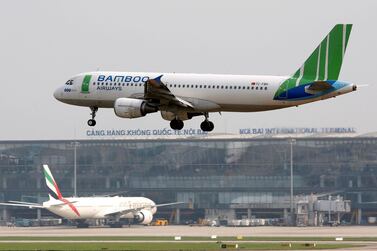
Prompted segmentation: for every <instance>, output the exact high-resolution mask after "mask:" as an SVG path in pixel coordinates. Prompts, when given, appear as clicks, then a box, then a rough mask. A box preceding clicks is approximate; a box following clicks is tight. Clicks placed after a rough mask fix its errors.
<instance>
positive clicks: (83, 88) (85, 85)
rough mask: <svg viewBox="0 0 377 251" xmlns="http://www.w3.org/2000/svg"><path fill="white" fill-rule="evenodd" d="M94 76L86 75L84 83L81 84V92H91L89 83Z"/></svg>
mask: <svg viewBox="0 0 377 251" xmlns="http://www.w3.org/2000/svg"><path fill="white" fill-rule="evenodd" d="M91 78H92V75H85V77H84V79H83V81H82V85H81V92H82V93H89V84H90V79H91Z"/></svg>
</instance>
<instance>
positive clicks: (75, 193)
mask: <svg viewBox="0 0 377 251" xmlns="http://www.w3.org/2000/svg"><path fill="white" fill-rule="evenodd" d="M71 145H72V146H73V197H77V160H76V159H77V147H79V146H80V142H77V141H75V142H72V143H71Z"/></svg>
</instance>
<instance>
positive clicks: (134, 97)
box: [54, 24, 357, 131]
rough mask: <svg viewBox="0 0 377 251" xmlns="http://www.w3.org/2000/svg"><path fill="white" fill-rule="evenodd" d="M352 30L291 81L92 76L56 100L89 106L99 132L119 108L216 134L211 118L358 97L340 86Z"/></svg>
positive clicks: (338, 35) (343, 27)
mask: <svg viewBox="0 0 377 251" xmlns="http://www.w3.org/2000/svg"><path fill="white" fill-rule="evenodd" d="M351 29H352V25H351V24H337V25H335V26H334V28H333V29H332V30H331V31H330V33H329V34H328V35H327V36H326V37H325V38H324V39H323V41H322V42H321V43H320V44H319V45H318V47H317V48H316V49H315V50H314V51H313V53H312V54H311V55H310V56H309V58H308V59H307V60H306V61H305V63H304V64H303V65H302V66H301V67H300V68H299V69H298V70H297V71H296V72H295V73H294V74H293V75H292V76H288V77H279V76H255V75H214V74H178V73H147V72H133V73H131V72H87V73H82V74H78V75H76V76H74V77H72V78H71V79H69V80H68V81H67V82H66V83H65V85H64V86H62V87H60V88H58V89H57V90H56V91H55V93H54V96H55V98H56V99H58V100H59V101H61V102H64V103H67V104H71V105H77V106H87V107H89V108H90V109H91V111H92V112H91V116H92V118H91V119H89V120H88V125H89V126H94V125H95V124H96V121H95V120H94V118H95V116H96V112H97V110H98V108H113V109H114V112H115V114H116V115H117V116H119V117H122V118H129V119H132V118H139V117H143V116H145V115H146V114H148V113H153V112H157V111H160V112H161V116H162V118H163V119H165V120H168V121H170V126H171V128H172V129H175V130H180V129H182V128H183V121H184V120H188V119H191V118H192V117H194V116H201V115H202V116H204V117H205V119H204V121H203V122H202V123H201V125H200V128H201V129H202V130H203V131H212V130H213V129H214V124H213V123H212V122H211V121H209V120H208V116H209V113H211V112H222V111H225V112H257V111H267V110H274V109H281V108H287V107H291V106H298V105H302V104H306V103H310V102H314V101H319V100H323V99H327V98H331V97H335V96H338V95H342V94H345V93H348V92H352V91H355V90H356V89H357V86H356V85H355V84H351V83H346V82H342V81H339V80H338V76H339V73H340V69H341V66H342V62H343V57H344V54H345V52H346V48H347V43H348V39H349V36H350V33H351Z"/></svg>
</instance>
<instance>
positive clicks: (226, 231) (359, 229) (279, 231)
mask: <svg viewBox="0 0 377 251" xmlns="http://www.w3.org/2000/svg"><path fill="white" fill-rule="evenodd" d="M211 235H217V236H266V237H279V236H290V237H305V236H307V237H334V238H335V237H377V226H339V227H275V226H274V227H196V226H195V227H190V226H131V227H130V228H128V227H124V228H86V229H85V228H75V227H0V236H35V237H43V236H46V237H48V236H198V237H199V236H200V237H208V236H211Z"/></svg>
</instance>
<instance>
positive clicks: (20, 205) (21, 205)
mask: <svg viewBox="0 0 377 251" xmlns="http://www.w3.org/2000/svg"><path fill="white" fill-rule="evenodd" d="M0 205H2V206H15V207H28V208H44V206H42V205H40V204H31V203H24V204H21V203H4V202H1V203H0Z"/></svg>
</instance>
